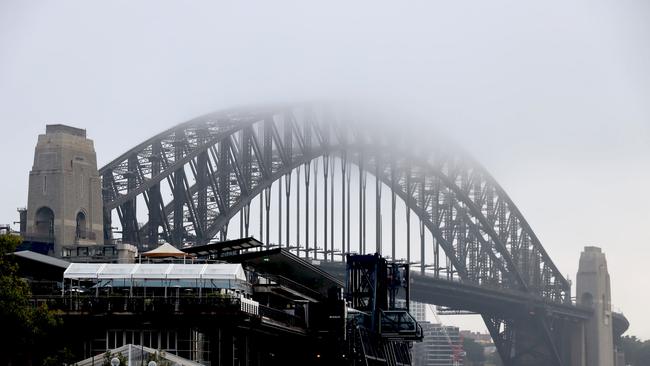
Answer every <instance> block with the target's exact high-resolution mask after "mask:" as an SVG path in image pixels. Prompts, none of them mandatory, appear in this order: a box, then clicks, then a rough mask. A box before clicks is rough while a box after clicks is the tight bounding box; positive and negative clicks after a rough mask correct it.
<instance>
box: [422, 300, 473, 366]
mask: <svg viewBox="0 0 650 366" xmlns="http://www.w3.org/2000/svg"><path fill="white" fill-rule="evenodd" d="M427 306H428V307H429V309H430V310H431V312H432V313H433V317H434V318H435V319H436V323H438V324H440V330H441V332H442V334H443V335H444V336H445V339H446V340H447V344H448V345H449V347H450V348H451V350H452V359H451V361H452V365H453V366H460V365H462V364H463V359H464V358H465V357H464V356H465V352H463V346H462V344H461V343H460V342H459V343H458V344H454V342H452V341H451V337H450V336H449V332H448V331H447V327H445V326H443V325H442V321H440V317H439V316H438V310H437V309H436V308H435V307H434V306H433V305H431V304H427Z"/></svg>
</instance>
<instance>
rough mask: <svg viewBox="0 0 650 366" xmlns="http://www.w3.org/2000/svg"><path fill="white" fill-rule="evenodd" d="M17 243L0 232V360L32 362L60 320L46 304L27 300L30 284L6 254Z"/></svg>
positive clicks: (17, 238)
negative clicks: (0, 327) (37, 303)
mask: <svg viewBox="0 0 650 366" xmlns="http://www.w3.org/2000/svg"><path fill="white" fill-rule="evenodd" d="M20 243H21V238H20V237H19V236H16V235H12V234H4V235H0V324H2V332H0V342H1V344H2V346H3V349H4V350H5V351H4V352H0V364H11V363H13V364H31V363H32V361H33V360H34V359H38V358H39V356H40V353H41V351H42V350H43V348H44V347H41V345H42V344H43V343H42V342H46V338H47V334H48V332H50V331H51V330H52V329H53V328H54V327H56V326H57V324H58V322H59V321H58V319H57V317H56V316H55V314H54V313H53V312H52V311H50V310H49V309H48V308H47V306H40V307H35V306H32V305H31V304H30V297H31V292H30V289H29V285H28V283H27V282H26V281H25V280H24V279H22V278H20V277H19V276H18V275H17V273H18V266H17V265H16V263H15V262H14V261H13V257H12V256H11V255H9V254H10V253H13V252H14V250H15V249H16V247H17V246H18V245H19V244H20Z"/></svg>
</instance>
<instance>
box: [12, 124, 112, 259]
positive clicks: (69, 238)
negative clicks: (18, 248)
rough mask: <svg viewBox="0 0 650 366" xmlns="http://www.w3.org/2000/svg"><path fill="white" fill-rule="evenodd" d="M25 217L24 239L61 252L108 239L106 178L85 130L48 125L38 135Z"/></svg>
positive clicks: (64, 254) (58, 254) (57, 253)
mask: <svg viewBox="0 0 650 366" xmlns="http://www.w3.org/2000/svg"><path fill="white" fill-rule="evenodd" d="M25 219H26V220H25V221H26V233H25V239H26V240H28V241H36V242H41V243H46V244H48V245H50V247H49V249H48V252H49V254H50V255H54V256H56V257H67V256H71V255H73V253H71V252H72V251H74V250H75V248H76V247H78V246H83V247H84V248H86V250H87V248H92V247H93V245H97V244H103V242H104V240H103V207H102V195H101V182H100V179H99V174H98V172H97V158H96V155H95V148H94V146H93V141H92V140H90V139H88V138H86V130H83V129H79V128H74V127H69V126H65V125H47V126H46V131H45V134H43V135H39V136H38V142H37V144H36V149H35V152H34V165H33V166H32V170H31V171H30V173H29V194H28V203H27V213H26V218H25ZM75 254H76V253H75Z"/></svg>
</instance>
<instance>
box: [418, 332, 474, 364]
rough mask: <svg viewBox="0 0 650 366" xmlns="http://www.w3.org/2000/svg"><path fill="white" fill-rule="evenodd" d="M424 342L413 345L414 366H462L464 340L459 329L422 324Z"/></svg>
mask: <svg viewBox="0 0 650 366" xmlns="http://www.w3.org/2000/svg"><path fill="white" fill-rule="evenodd" d="M420 325H421V326H422V331H423V333H424V339H423V340H422V342H419V343H414V344H413V365H414V366H462V365H463V360H464V352H463V340H462V337H461V336H460V332H459V330H458V328H457V327H453V326H445V325H442V324H432V323H429V322H422V323H420Z"/></svg>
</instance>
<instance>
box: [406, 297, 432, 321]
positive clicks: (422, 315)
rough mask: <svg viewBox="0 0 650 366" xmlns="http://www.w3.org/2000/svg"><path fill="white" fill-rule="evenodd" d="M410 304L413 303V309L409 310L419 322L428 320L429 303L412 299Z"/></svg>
mask: <svg viewBox="0 0 650 366" xmlns="http://www.w3.org/2000/svg"><path fill="white" fill-rule="evenodd" d="M410 305H411V309H410V310H409V313H411V315H413V317H414V318H415V320H417V321H418V322H426V321H427V306H428V305H427V304H425V303H423V302H417V301H411V303H410Z"/></svg>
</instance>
